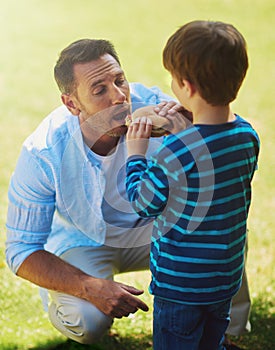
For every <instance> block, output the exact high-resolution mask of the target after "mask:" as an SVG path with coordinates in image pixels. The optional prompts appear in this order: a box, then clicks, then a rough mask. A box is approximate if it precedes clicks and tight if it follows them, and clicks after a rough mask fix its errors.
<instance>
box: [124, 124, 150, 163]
mask: <svg viewBox="0 0 275 350" xmlns="http://www.w3.org/2000/svg"><path fill="white" fill-rule="evenodd" d="M151 131H152V121H151V119H150V118H148V117H141V118H136V119H135V120H134V121H133V122H132V123H131V124H130V125H129V127H128V131H127V134H126V140H127V143H126V144H127V151H128V157H130V156H132V155H142V156H145V154H146V151H147V148H148V142H149V137H150V135H151Z"/></svg>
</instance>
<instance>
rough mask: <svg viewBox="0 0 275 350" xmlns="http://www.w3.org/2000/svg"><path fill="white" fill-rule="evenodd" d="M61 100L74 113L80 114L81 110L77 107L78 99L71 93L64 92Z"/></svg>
mask: <svg viewBox="0 0 275 350" xmlns="http://www.w3.org/2000/svg"><path fill="white" fill-rule="evenodd" d="M61 100H62V102H63V104H64V105H65V106H66V107H67V108H68V110H69V111H70V112H71V113H72V114H73V115H77V116H79V114H80V112H81V110H80V109H79V108H78V107H77V101H75V99H74V97H73V96H71V95H70V94H62V95H61Z"/></svg>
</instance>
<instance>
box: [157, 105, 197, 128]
mask: <svg viewBox="0 0 275 350" xmlns="http://www.w3.org/2000/svg"><path fill="white" fill-rule="evenodd" d="M154 110H155V112H156V113H158V114H159V115H160V116H161V117H165V118H167V119H168V120H169V121H170V125H169V126H168V127H167V131H168V132H169V133H171V134H176V133H178V132H179V131H181V130H183V129H186V127H187V126H189V125H190V124H191V123H192V121H193V116H192V113H191V112H189V111H187V110H186V109H185V108H184V107H183V106H182V105H180V104H179V103H177V102H175V101H170V102H161V103H160V104H158V105H157V107H155V108H154Z"/></svg>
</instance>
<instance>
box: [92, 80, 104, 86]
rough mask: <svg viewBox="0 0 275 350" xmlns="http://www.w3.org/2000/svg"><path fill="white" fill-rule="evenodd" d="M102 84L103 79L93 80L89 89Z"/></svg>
mask: <svg viewBox="0 0 275 350" xmlns="http://www.w3.org/2000/svg"><path fill="white" fill-rule="evenodd" d="M103 82H104V79H98V80H95V81H94V82H93V83H92V84H91V87H95V86H97V85H99V84H102V83H103Z"/></svg>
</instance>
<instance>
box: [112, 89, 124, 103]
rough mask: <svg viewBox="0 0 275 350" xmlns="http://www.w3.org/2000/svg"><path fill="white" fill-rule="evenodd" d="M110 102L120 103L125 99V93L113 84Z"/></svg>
mask: <svg viewBox="0 0 275 350" xmlns="http://www.w3.org/2000/svg"><path fill="white" fill-rule="evenodd" d="M111 98H112V104H113V105H115V104H120V103H123V102H125V101H126V95H125V93H124V92H123V91H122V90H121V89H120V88H119V87H118V86H114V87H113V89H112V97H111Z"/></svg>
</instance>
